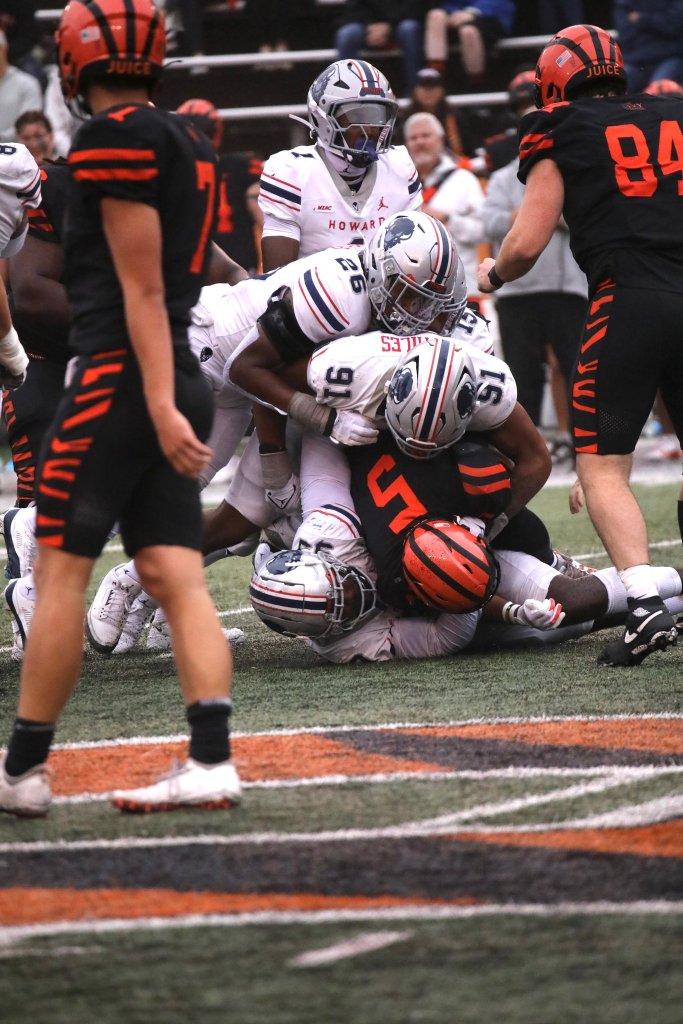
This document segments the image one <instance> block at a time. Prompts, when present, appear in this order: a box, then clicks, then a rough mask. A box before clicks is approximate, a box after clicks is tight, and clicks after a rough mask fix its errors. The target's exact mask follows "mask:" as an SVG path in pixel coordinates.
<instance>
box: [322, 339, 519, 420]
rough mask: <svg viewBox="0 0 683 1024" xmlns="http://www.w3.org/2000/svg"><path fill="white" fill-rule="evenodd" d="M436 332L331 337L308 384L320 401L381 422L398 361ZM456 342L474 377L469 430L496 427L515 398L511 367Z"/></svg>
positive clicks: (506, 416) (466, 344)
mask: <svg viewBox="0 0 683 1024" xmlns="http://www.w3.org/2000/svg"><path fill="white" fill-rule="evenodd" d="M436 337H437V336H436V335H434V334H416V335H413V336H411V337H408V338H399V337H397V336H396V335H393V334H385V333H383V332H382V331H373V332H371V333H369V334H364V335H361V336H356V337H349V338H340V339H338V340H336V341H332V342H330V343H329V344H328V345H323V346H320V347H319V348H317V349H316V350H315V352H314V353H313V355H312V356H311V358H310V360H309V363H308V371H307V379H308V386H309V387H310V388H311V390H312V391H313V393H314V395H315V397H316V400H317V401H318V402H320V403H321V404H323V405H330V406H333V407H334V408H335V409H349V410H352V411H353V412H358V413H362V414H363V415H364V416H367V417H368V419H371V420H374V421H375V422H376V423H377V425H378V426H379V427H384V426H385V425H386V424H385V422H384V416H383V410H384V400H385V397H386V386H387V384H388V382H389V379H390V378H391V375H392V374H393V372H394V370H395V369H396V366H397V364H398V362H399V361H400V360H401V359H402V358H403V356H404V355H406V354H407V353H409V352H411V351H412V350H413V349H414V348H415V347H416V346H417V345H420V344H421V343H423V342H426V341H430V340H433V339H435V338H436ZM453 340H455V339H453ZM458 344H459V345H461V346H462V347H463V348H466V349H467V354H468V355H469V357H470V359H471V361H472V365H473V369H474V371H475V374H476V378H477V381H478V388H477V404H476V408H475V411H474V414H473V416H472V420H471V422H470V426H469V427H468V429H469V430H477V431H488V430H495V429H496V428H497V427H499V426H501V424H503V423H504V422H505V420H507V418H508V417H509V416H510V414H511V412H512V410H513V409H514V406H515V403H516V401H517V385H516V383H515V379H514V377H513V376H512V373H511V372H510V367H509V366H508V365H507V363H504V362H503V361H502V359H498V358H497V357H496V356H493V355H490V354H488V353H487V352H483V351H482V350H481V349H477V348H475V347H474V346H472V345H469V344H468V343H467V342H460V341H458Z"/></svg>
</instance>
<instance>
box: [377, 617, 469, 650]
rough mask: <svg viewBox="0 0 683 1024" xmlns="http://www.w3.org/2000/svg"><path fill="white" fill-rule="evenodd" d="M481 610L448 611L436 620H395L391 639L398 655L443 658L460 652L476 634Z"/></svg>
mask: <svg viewBox="0 0 683 1024" xmlns="http://www.w3.org/2000/svg"><path fill="white" fill-rule="evenodd" d="M480 615H481V612H468V613H467V614H465V615H450V614H446V613H444V614H443V615H439V616H438V618H436V619H395V620H394V622H393V625H392V627H391V640H392V646H393V650H394V657H396V658H439V657H443V656H444V655H446V654H457V652H458V651H461V650H463V648H464V647H467V645H468V644H469V642H470V641H471V639H472V637H473V636H474V633H475V630H476V628H477V624H478V622H479V618H480Z"/></svg>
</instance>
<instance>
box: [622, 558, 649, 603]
mask: <svg viewBox="0 0 683 1024" xmlns="http://www.w3.org/2000/svg"><path fill="white" fill-rule="evenodd" d="M619 579H620V580H621V582H622V583H623V584H624V587H625V588H626V594H627V596H628V597H633V598H635V599H636V600H642V599H643V598H647V597H657V596H658V591H657V584H656V582H655V577H654V572H653V567H652V566H651V565H647V564H643V565H631V566H629V568H628V569H622V570H621V571H620V573H619Z"/></svg>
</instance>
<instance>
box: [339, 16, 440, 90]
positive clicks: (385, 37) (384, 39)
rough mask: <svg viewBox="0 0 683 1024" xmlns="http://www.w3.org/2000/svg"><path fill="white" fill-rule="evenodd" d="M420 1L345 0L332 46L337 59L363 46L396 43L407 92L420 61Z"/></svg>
mask: <svg viewBox="0 0 683 1024" xmlns="http://www.w3.org/2000/svg"><path fill="white" fill-rule="evenodd" d="M423 17H424V15H423V4H422V3H421V2H420V0H346V2H345V3H344V5H343V10H342V14H341V23H340V25H339V28H338V29H337V33H336V35H335V40H334V45H335V47H336V49H337V54H338V56H339V57H340V58H342V59H343V58H345V57H357V56H358V54H359V52H360V51H361V50H362V49H363V48H364V47H367V48H368V49H371V50H385V49H388V48H389V47H391V46H397V47H398V48H399V49H400V51H401V57H402V61H403V88H404V92H405V94H406V95H407V94H409V93H410V91H411V90H412V88H413V86H414V85H415V82H416V80H417V72H418V69H419V68H420V67H421V65H422V63H423V57H422V23H423Z"/></svg>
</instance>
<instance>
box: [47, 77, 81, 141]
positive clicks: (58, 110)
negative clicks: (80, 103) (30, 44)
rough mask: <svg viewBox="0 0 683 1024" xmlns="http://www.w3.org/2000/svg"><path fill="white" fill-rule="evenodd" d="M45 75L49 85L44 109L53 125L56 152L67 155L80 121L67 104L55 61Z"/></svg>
mask: <svg viewBox="0 0 683 1024" xmlns="http://www.w3.org/2000/svg"><path fill="white" fill-rule="evenodd" d="M45 77H46V78H47V85H46V86H45V96H44V97H43V110H44V111H45V115H46V117H47V118H48V119H49V121H50V124H51V125H52V132H53V135H54V142H55V154H56V155H57V156H63V157H65V156H66V155H67V154H68V152H69V149H70V148H71V140H72V139H73V137H74V135H75V134H76V131H77V129H78V126H79V124H80V122H79V120H78V118H76V117H74V115H73V114H72V113H71V111H70V110H69V108H68V106H67V105H66V100H65V99H64V94H63V92H62V86H61V83H60V80H59V68H58V67H57V65H56V64H55V63H49V64H47V65H46V67H45Z"/></svg>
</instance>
